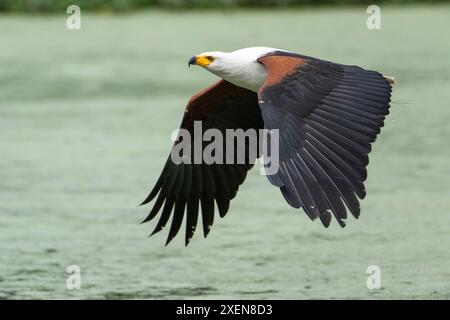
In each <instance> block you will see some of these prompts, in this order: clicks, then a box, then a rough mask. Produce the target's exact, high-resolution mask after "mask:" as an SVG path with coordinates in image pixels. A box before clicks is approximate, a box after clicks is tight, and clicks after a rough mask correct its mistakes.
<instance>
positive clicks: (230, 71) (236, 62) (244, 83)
mask: <svg viewBox="0 0 450 320" xmlns="http://www.w3.org/2000/svg"><path fill="white" fill-rule="evenodd" d="M277 50H278V49H274V48H266V47H253V48H245V49H240V50H236V51H232V52H221V51H210V52H204V53H201V54H199V55H196V56H193V57H192V58H191V59H190V60H189V66H190V65H192V64H193V65H198V66H201V67H203V68H205V69H206V70H208V71H210V72H212V73H214V74H215V75H217V76H219V77H221V78H222V79H224V80H227V81H229V82H231V83H233V84H235V85H237V86H240V87H244V88H247V89H250V90H253V91H258V90H259V88H260V87H261V85H262V84H263V83H264V80H265V79H266V76H267V71H266V69H265V68H264V67H263V66H262V65H261V64H260V63H258V61H257V60H258V58H259V57H261V56H262V55H264V54H267V53H269V52H273V51H277Z"/></svg>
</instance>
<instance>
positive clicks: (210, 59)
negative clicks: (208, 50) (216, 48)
mask: <svg viewBox="0 0 450 320" xmlns="http://www.w3.org/2000/svg"><path fill="white" fill-rule="evenodd" d="M206 59H208V60H209V61H211V62H213V61H214V57H213V56H207V57H206Z"/></svg>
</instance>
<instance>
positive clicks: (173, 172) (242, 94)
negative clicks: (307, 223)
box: [143, 47, 394, 245]
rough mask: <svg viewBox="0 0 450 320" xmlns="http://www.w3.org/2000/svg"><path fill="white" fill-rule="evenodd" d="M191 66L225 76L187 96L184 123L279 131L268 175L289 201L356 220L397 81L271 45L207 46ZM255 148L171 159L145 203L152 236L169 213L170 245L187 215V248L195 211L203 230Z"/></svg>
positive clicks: (222, 208)
mask: <svg viewBox="0 0 450 320" xmlns="http://www.w3.org/2000/svg"><path fill="white" fill-rule="evenodd" d="M189 65H198V66H201V67H203V68H205V69H206V70H208V71H210V72H212V73H213V74H215V75H217V76H218V77H220V78H221V80H219V81H218V82H217V83H215V84H213V85H211V86H210V87H208V88H206V89H204V90H202V91H200V92H198V93H197V94H195V95H194V96H192V97H191V99H190V100H189V102H188V104H187V106H186V109H185V112H184V115H183V118H182V121H181V126H180V128H181V129H183V130H186V131H187V132H189V133H193V132H194V123H195V122H196V121H201V122H202V128H204V130H207V129H215V130H217V131H219V132H221V133H225V131H226V130H228V129H233V130H244V131H245V130H249V129H253V130H262V129H265V130H268V131H269V132H271V131H272V130H274V129H276V130H278V131H279V140H278V144H279V169H278V170H277V171H276V172H275V173H273V174H272V173H271V174H268V175H267V178H268V180H269V182H270V183H271V184H272V185H274V186H276V187H278V188H279V189H280V191H281V193H282V195H283V196H284V198H285V200H286V201H287V203H288V204H289V205H290V206H292V207H293V208H302V209H303V210H304V211H305V213H306V214H307V216H308V217H310V218H311V219H312V220H315V219H317V218H318V219H320V221H321V222H322V224H323V225H324V226H325V227H328V226H329V224H330V222H331V220H332V216H334V217H335V219H336V221H337V222H338V224H339V225H340V226H342V227H343V226H345V220H346V219H347V212H350V213H351V214H352V215H353V216H354V217H355V218H358V217H359V214H360V205H359V200H358V199H363V198H364V197H365V196H366V190H365V187H364V181H365V180H366V178H367V170H366V166H367V164H368V161H369V158H368V154H369V153H370V151H371V145H372V143H373V142H374V141H375V139H376V137H377V135H378V134H379V133H380V130H381V128H382V127H383V126H384V120H385V117H386V116H387V115H388V113H389V107H390V106H389V103H390V97H391V90H392V87H391V85H392V84H393V83H394V80H393V78H391V77H385V76H383V75H382V74H380V73H378V72H376V71H369V70H365V69H363V68H361V67H358V66H350V65H343V64H338V63H333V62H330V61H325V60H320V59H317V58H313V57H308V56H304V55H300V54H297V53H293V52H289V51H285V50H281V49H275V48H269V47H253V48H245V49H240V50H236V51H233V52H228V53H225V52H219V51H210V52H205V53H202V54H199V55H196V56H194V57H192V58H191V59H190V60H189ZM180 141H181V137H179V138H178V139H177V141H175V145H174V148H173V149H172V150H175V146H176V145H177V144H178V143H180ZM190 142H192V143H193V142H194V141H190ZM260 143H262V144H264V143H267V142H265V141H258V144H257V145H258V146H259V144H260ZM193 144H194V143H193ZM202 148H203V149H205V148H207V146H205V145H203V147H202V146H200V149H202ZM252 148H254V147H253V146H251V145H250V144H245V152H244V155H243V158H245V159H246V161H245V162H244V163H241V162H234V163H233V162H231V163H228V162H227V163H224V162H220V163H219V162H217V163H206V162H200V163H193V162H186V163H181V164H180V163H175V162H173V161H172V159H171V157H169V158H168V160H167V161H166V164H165V166H164V168H163V171H162V173H161V175H160V177H159V178H158V180H157V182H156V184H155V186H154V187H153V189H152V191H151V192H150V194H149V195H148V197H147V198H146V199H145V200H144V202H143V204H146V203H149V202H151V201H153V200H154V204H153V208H152V209H151V211H150V213H149V214H148V216H147V217H146V218H145V219H144V221H143V222H147V221H150V220H152V219H153V218H155V217H156V216H157V215H158V213H160V215H159V221H158V223H157V225H156V227H155V229H154V231H153V233H152V234H155V233H157V232H159V231H161V230H162V229H163V228H164V227H165V226H166V225H167V223H168V221H169V219H170V217H172V222H171V224H170V230H169V235H168V238H167V242H166V244H168V243H169V242H170V241H171V240H172V239H173V238H174V237H175V235H176V234H177V233H178V231H179V229H180V228H181V225H182V223H183V220H185V225H186V232H185V244H186V245H187V244H188V243H189V242H190V240H191V238H192V236H193V235H194V232H195V230H196V227H197V222H198V219H199V217H200V216H201V219H202V225H203V233H204V235H205V237H206V236H207V235H208V234H209V231H210V229H211V227H212V225H213V222H214V216H215V212H218V213H219V216H220V217H224V216H225V215H226V214H227V212H228V211H229V208H230V202H231V200H232V199H233V198H234V197H235V196H236V194H237V192H238V189H239V187H240V185H241V184H242V183H243V182H244V180H245V178H246V175H247V172H248V170H250V169H251V168H252V167H253V164H254V162H255V160H256V159H255V156H254V155H255V154H256V157H259V156H261V155H262V153H261V152H262V151H261V150H260V149H259V147H258V150H257V151H256V152H253V151H255V150H253V149H252ZM200 151H202V150H200ZM234 151H236V150H234ZM227 152H228V151H227ZM233 154H235V153H233ZM183 156H186V155H183Z"/></svg>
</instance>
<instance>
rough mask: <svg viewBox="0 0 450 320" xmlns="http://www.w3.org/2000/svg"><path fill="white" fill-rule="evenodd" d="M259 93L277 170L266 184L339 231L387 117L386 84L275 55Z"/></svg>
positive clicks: (372, 75)
mask: <svg viewBox="0 0 450 320" xmlns="http://www.w3.org/2000/svg"><path fill="white" fill-rule="evenodd" d="M258 61H259V62H260V63H262V64H263V65H264V66H265V67H266V68H267V70H268V76H267V79H266V81H265V83H264V85H263V87H262V88H261V89H260V91H259V100H260V106H261V110H262V115H263V119H264V122H265V126H266V128H269V129H279V130H280V131H279V135H280V142H279V144H280V145H279V149H280V169H279V171H278V173H277V174H275V175H272V176H268V178H269V180H270V182H271V183H272V184H274V185H276V186H278V187H280V189H281V192H282V194H283V195H284V197H285V199H286V200H287V202H288V203H289V204H290V205H291V206H293V207H295V208H300V207H303V209H304V210H305V212H306V213H307V215H308V216H309V217H310V218H311V219H315V218H317V217H319V218H320V220H321V221H322V223H323V224H324V225H325V226H328V225H329V223H330V221H331V212H332V213H333V214H334V216H335V218H336V219H337V221H338V222H339V224H340V225H341V226H344V225H345V222H344V221H343V220H345V219H346V218H347V211H346V207H347V208H348V209H349V210H350V212H351V213H352V214H353V215H354V216H355V217H356V218H357V217H358V216H359V213H360V206H359V201H358V199H357V197H359V198H360V199H363V198H364V197H365V195H366V191H365V188H364V184H363V181H365V179H366V177H367V172H366V166H367V164H368V161H369V160H368V154H369V152H370V151H371V143H372V142H374V141H375V139H376V136H377V134H378V133H379V132H380V128H381V127H383V124H384V119H385V116H386V115H387V114H388V113H389V102H390V96H391V86H390V83H389V82H388V81H387V80H386V79H385V78H384V77H383V75H381V74H380V73H378V72H374V71H366V70H364V69H362V68H360V67H356V66H346V65H340V64H335V63H332V62H327V61H322V60H318V59H314V58H310V57H305V56H300V55H295V54H288V53H281V52H277V53H273V54H269V55H267V56H264V57H262V58H260V59H259V60H258Z"/></svg>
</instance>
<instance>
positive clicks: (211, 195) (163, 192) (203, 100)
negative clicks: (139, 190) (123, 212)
mask: <svg viewBox="0 0 450 320" xmlns="http://www.w3.org/2000/svg"><path fill="white" fill-rule="evenodd" d="M195 121H201V122H202V123H201V124H202V132H201V133H202V134H203V132H204V131H205V130H207V129H212V128H213V129H217V130H219V131H220V132H221V133H222V134H223V136H225V130H226V129H243V130H247V129H250V128H253V129H260V128H263V121H262V117H261V111H260V108H259V105H258V99H257V94H256V93H254V92H252V91H249V90H247V89H244V88H240V87H237V86H235V85H233V84H231V83H229V82H226V81H224V80H221V81H219V82H217V83H216V84H214V85H212V86H211V87H209V88H207V89H205V90H203V91H201V92H199V93H197V94H196V95H194V96H193V97H192V98H191V100H190V101H189V103H188V105H187V107H186V110H185V113H184V117H183V120H182V123H181V129H186V130H188V131H189V133H190V138H191V141H188V143H189V144H190V145H191V146H192V149H191V152H190V158H191V160H192V161H191V164H188V163H181V164H175V163H174V162H173V161H172V158H171V157H170V156H169V158H168V160H167V161H166V164H165V166H164V169H163V171H162V173H161V175H160V177H159V179H158V181H157V182H156V185H155V186H154V188H153V190H152V191H151V192H150V195H149V196H148V197H147V199H145V201H144V202H143V204H146V203H148V202H150V201H152V200H153V199H155V198H156V200H155V203H154V205H153V208H152V210H151V211H150V214H149V215H148V216H147V218H145V220H144V221H143V222H147V221H149V220H151V219H153V218H154V217H155V216H156V215H157V214H158V212H160V211H161V209H162V213H161V214H160V216H159V222H158V223H157V225H156V227H155V229H154V231H153V233H152V234H155V233H157V232H159V231H161V230H162V229H163V228H164V227H165V225H166V224H167V222H168V220H169V218H170V216H171V215H172V223H171V227H170V230H169V235H168V238H167V242H166V245H167V244H168V243H169V242H170V241H171V240H172V239H173V237H175V235H176V234H177V233H178V231H179V229H180V227H181V224H182V221H183V217H184V216H186V238H185V244H186V245H187V244H188V243H189V241H190V239H191V238H192V236H193V234H194V231H195V228H196V225H197V219H198V214H199V207H201V212H202V222H203V232H204V235H205V237H206V236H207V234H208V233H209V230H210V228H211V226H212V224H213V221H214V207H215V205H214V202H215V203H216V205H217V208H218V211H219V215H220V216H221V217H224V216H225V215H226V213H227V211H228V208H229V204H230V200H231V199H233V198H234V197H235V195H236V193H237V191H238V188H239V186H240V185H241V184H242V183H243V181H244V180H245V177H246V175H247V171H248V170H249V169H250V168H251V167H252V166H253V163H254V161H255V160H256V157H253V159H250V158H249V157H250V155H251V154H256V153H257V152H258V151H254V152H253V153H252V152H250V147H251V146H250V145H249V144H248V143H246V144H245V153H246V154H245V155H243V156H244V157H245V158H246V159H245V160H246V161H245V163H242V161H241V164H217V163H213V164H206V163H205V162H204V161H202V162H201V163H197V164H195V163H194V161H193V160H194V156H195V155H194V152H196V151H195V150H194V138H195V139H197V141H199V140H198V139H199V138H200V140H201V137H198V136H197V137H195V135H194V122H195ZM180 142H181V140H180V137H179V138H178V139H177V141H176V142H175V145H174V147H175V146H176V145H177V144H178V143H180ZM185 142H186V141H185ZM207 144H208V143H206V144H205V143H203V144H201V150H200V151H201V152H202V153H203V149H204V148H205V146H206V145H207ZM223 144H225V139H223ZM235 147H237V144H235ZM253 147H255V146H253ZM256 147H257V145H256ZM228 151H229V150H228ZM228 151H227V152H228ZM234 151H235V153H234V154H235V156H236V157H237V151H238V150H236V149H235V150H234ZM185 156H186V155H185ZM241 156H242V155H241ZM201 158H202V159H203V157H201ZM236 162H237V161H234V162H233V163H236ZM224 163H225V161H224Z"/></svg>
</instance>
